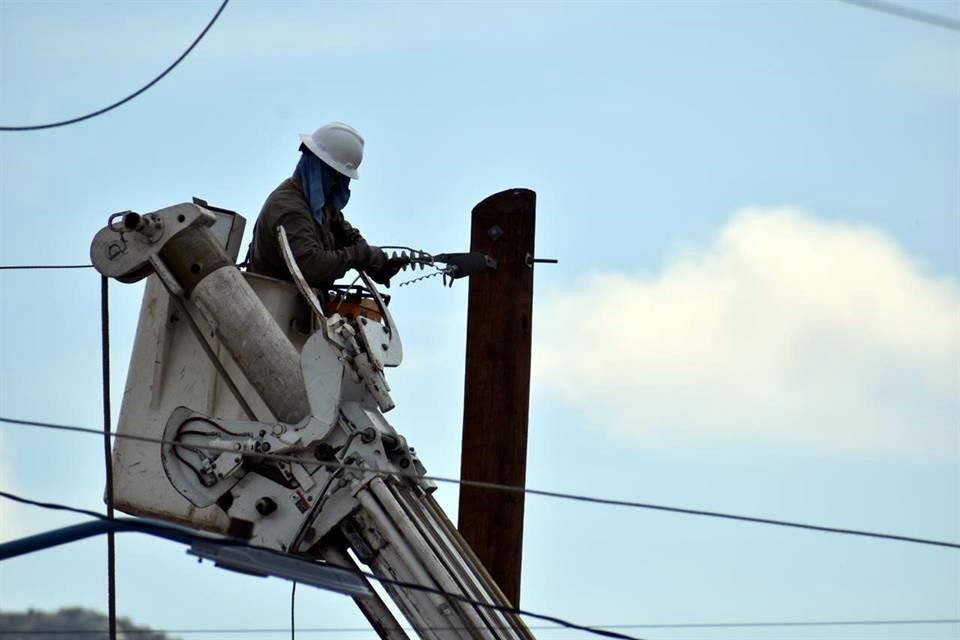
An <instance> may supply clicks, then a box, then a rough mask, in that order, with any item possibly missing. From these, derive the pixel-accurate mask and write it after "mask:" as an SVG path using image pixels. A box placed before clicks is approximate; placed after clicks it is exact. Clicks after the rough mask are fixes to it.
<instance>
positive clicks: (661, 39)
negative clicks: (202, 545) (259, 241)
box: [0, 0, 960, 640]
mask: <svg viewBox="0 0 960 640" xmlns="http://www.w3.org/2000/svg"><path fill="white" fill-rule="evenodd" d="M217 4H218V3H215V2H206V1H204V2H166V3H164V2H138V3H123V2H112V3H111V2H52V1H51V2H42V3H41V2H35V3H27V2H11V1H9V0H0V97H2V99H0V121H2V124H10V125H14V124H28V123H34V122H45V121H49V120H58V119H61V118H64V117H69V116H73V115H76V114H79V113H83V112H86V111H89V110H92V109H95V108H98V107H100V106H102V105H103V104H105V103H107V102H111V101H113V100H116V99H119V98H120V97H122V96H123V95H125V94H126V93H129V92H130V91H132V90H133V89H135V88H137V87H139V86H140V85H142V84H143V82H145V81H146V80H147V79H149V78H150V77H152V76H153V75H155V74H156V73H158V72H159V70H161V69H162V68H164V67H165V66H166V65H167V64H169V62H170V61H171V60H172V59H173V58H174V57H175V56H176V55H177V54H178V53H179V52H180V51H181V50H182V49H183V48H184V47H185V46H186V45H188V44H189V42H190V41H191V40H192V39H193V38H194V37H195V35H196V33H197V32H198V31H199V30H200V29H201V28H202V26H203V25H204V24H206V21H207V20H208V19H209V17H210V15H212V13H213V11H214V10H215V9H216V6H217ZM909 4H910V6H914V7H918V8H922V9H925V10H928V11H936V12H940V13H942V14H944V15H949V16H952V17H954V18H960V7H958V5H957V4H956V3H955V2H914V3H909ZM338 119H339V120H345V121H347V122H350V123H351V124H353V125H354V126H356V127H357V128H358V129H359V130H360V131H361V132H362V133H363V134H364V136H365V137H366V140H367V147H366V158H365V160H364V164H363V167H362V171H361V173H362V178H361V180H360V181H359V182H357V183H356V184H355V185H354V188H353V198H352V200H351V203H350V205H349V206H348V208H347V210H346V213H347V215H348V217H349V218H350V219H351V221H353V222H354V223H355V224H356V226H358V227H359V228H360V229H361V230H363V232H364V233H365V235H366V236H367V237H368V238H369V239H370V240H371V242H374V243H381V244H409V245H414V246H418V247H422V248H424V249H426V250H428V251H434V252H438V251H452V250H460V249H464V248H466V246H467V243H468V239H469V226H468V224H469V211H470V209H471V208H472V206H473V205H474V204H475V203H476V202H478V201H479V200H480V199H482V198H483V197H485V196H487V195H489V194H490V193H493V192H496V191H500V190H502V189H505V188H509V187H514V186H523V187H529V188H532V189H534V190H536V191H537V194H538V214H539V215H538V221H537V231H538V234H537V252H538V254H540V255H543V256H547V257H557V258H559V259H560V264H559V265H556V266H546V267H543V268H540V269H538V271H537V277H536V306H535V312H534V340H535V347H534V384H533V390H532V407H531V414H530V443H529V469H528V484H529V485H530V486H532V487H537V488H545V489H555V490H561V491H572V492H577V493H586V494H594V495H604V496H611V497H619V498H624V499H635V500H645V501H650V502H659V503H664V504H675V505H681V506H689V507H694V508H703V509H714V510H724V511H733V512H741V513H748V514H754V515H760V516H766V517H771V518H784V519H796V520H801V521H809V522H818V523H824V524H830V525H834V526H841V527H853V528H864V529H874V530H881V531H890V532H895V533H900V534H904V535H913V536H921V537H930V538H939V539H948V540H960V475H958V466H957V464H958V459H960V440H958V438H960V434H958V424H960V420H958V419H960V179H958V176H960V36H958V35H957V34H956V33H955V32H950V31H946V30H942V29H936V28H934V27H931V26H927V25H923V24H918V23H914V22H909V21H906V20H902V19H898V18H894V17H891V16H887V15H883V14H880V13H877V12H873V11H867V10H863V9H860V8H856V7H852V6H849V5H846V4H842V3H839V2H827V1H822V2H818V1H813V0H810V1H805V2H786V1H784V2H750V3H742V2H720V1H715V2H684V3H667V2H633V3H590V4H587V3H563V4H561V3H525V4H515V3H487V4H479V3H474V4H467V3H457V4H454V3H450V4H425V3H400V2H398V3H388V4H374V3H320V2H315V3H293V2H289V3H282V2H273V3H258V2H241V1H239V0H235V2H233V3H231V4H230V6H229V7H228V8H227V9H226V10H225V12H224V14H223V16H222V17H221V19H220V21H219V22H218V23H217V25H216V26H215V27H214V28H213V29H212V31H211V32H210V33H209V34H208V36H207V38H206V39H205V40H204V41H203V42H202V43H201V44H200V45H199V46H198V47H197V49H196V50H195V51H194V52H193V54H192V55H191V56H190V57H189V58H188V59H187V60H186V61H185V63H184V64H183V65H182V66H181V67H180V68H178V69H176V70H175V71H174V72H173V73H172V74H171V75H170V76H168V77H167V78H166V79H165V80H163V81H162V82H161V83H160V84H159V85H157V86H156V87H155V88H154V89H152V90H151V91H149V92H148V93H146V94H145V95H143V96H141V97H140V98H139V99H137V100H136V101H134V102H132V103H130V104H128V105H125V106H124V107H122V108H120V109H118V110H116V111H114V112H112V113H110V114H108V115H106V116H103V117H101V118H98V119H95V120H92V121H89V122H86V123H83V124H79V125H75V126H71V127H66V128H61V129H54V130H50V131H41V132H34V133H19V134H3V135H2V136H0V263H3V264H18V263H34V264H36V263H78V262H84V261H86V260H87V252H88V247H89V241H90V239H91V238H92V236H93V234H94V233H95V232H96V230H97V229H99V228H100V227H101V226H102V225H103V224H104V223H105V221H106V217H107V216H108V215H109V214H110V213H112V212H114V211H120V210H125V209H134V210H138V211H144V212H145V211H151V210H154V209H158V208H161V207H163V206H167V205H169V204H173V203H176V202H181V201H184V200H187V199H189V198H190V197H191V196H194V195H199V196H202V197H205V198H206V199H208V200H209V201H210V202H211V203H215V204H219V205H222V206H225V207H229V208H232V209H236V210H238V211H240V212H242V213H244V214H245V215H246V216H247V217H248V220H249V221H250V222H251V223H252V220H253V219H254V217H255V215H256V212H257V211H258V210H259V208H260V206H261V204H262V201H263V199H264V198H265V196H266V195H267V194H268V193H269V192H270V190H272V189H273V188H274V186H276V184H277V183H279V181H280V180H282V179H283V178H284V177H286V176H287V175H289V174H290V173H291V172H292V170H293V167H294V165H295V163H296V146H297V137H296V135H297V134H298V133H299V132H301V131H309V130H312V129H313V128H315V127H316V126H319V124H322V123H323V122H327V121H330V120H338ZM466 290H467V289H466V287H465V286H461V285H459V284H458V286H456V287H455V288H454V289H452V290H446V289H442V288H441V287H440V286H439V284H438V283H436V282H435V281H428V282H427V283H424V284H419V285H417V286H414V287H405V288H402V289H396V288H395V289H394V290H393V293H394V301H393V308H394V314H395V316H396V319H397V320H398V322H399V323H400V325H401V329H402V331H403V336H404V342H405V353H406V360H405V363H404V366H403V367H401V368H399V369H397V370H395V371H394V372H392V377H391V379H390V383H391V386H392V387H393V388H394V397H395V399H396V400H397V401H398V407H397V409H396V410H395V411H393V412H391V413H390V414H389V416H388V417H389V419H390V420H391V422H392V423H393V424H394V425H395V426H396V427H397V428H398V429H399V430H400V431H401V432H403V433H404V434H405V435H406V436H407V437H408V438H409V439H410V440H411V441H412V443H414V444H415V446H416V447H417V450H418V452H420V454H421V455H422V458H423V460H424V461H425V463H426V465H427V467H428V468H429V470H430V471H431V472H432V473H436V474H438V475H446V476H456V475H458V461H459V423H460V419H461V402H460V398H461V397H462V380H463V378H462V371H463V353H464V346H463V336H464V326H465V310H466ZM0 291H2V296H0V361H2V363H3V366H2V367H0V414H2V415H6V416H12V417H16V418H27V419H38V420H46V421H51V422H64V423H69V424H81V425H86V426H93V427H96V426H99V424H100V421H101V418H100V384H99V380H100V372H99V316H98V313H99V299H98V291H99V280H98V277H97V276H96V275H95V274H93V273H92V272H67V271H61V272H4V273H2V274H0ZM141 293H142V286H141V285H129V286H128V285H121V284H119V283H113V284H112V286H111V296H112V306H111V314H112V315H111V320H112V341H113V350H112V363H113V371H114V376H113V380H112V389H113V395H114V411H115V412H116V410H117V409H118V408H119V405H120V398H121V396H122V391H123V385H124V374H125V369H126V364H127V360H128V358H129V353H130V349H131V346H132V339H133V332H134V329H135V324H136V317H137V313H138V309H139V299H140V295H141ZM102 464H103V462H102V449H101V443H100V441H98V440H97V439H96V438H92V437H87V436H79V435H70V434H60V433H53V432H40V431H27V430H24V429H22V428H16V427H9V426H0V484H2V485H3V487H5V488H6V489H8V490H10V489H12V490H14V491H16V492H18V493H21V494H24V495H28V496H30V497H34V498H37V499H42V500H52V501H60V502H65V503H69V504H72V505H76V506H81V507H86V508H94V509H97V508H102V503H101V499H100V496H101V494H102V489H103V469H102ZM439 497H440V500H441V502H442V503H443V504H444V505H445V506H446V507H447V509H448V511H450V513H451V514H454V513H455V507H456V504H457V499H456V491H455V489H454V488H452V487H447V486H445V487H443V488H442V489H441V490H440V496H439ZM74 520H75V519H74V518H71V517H68V516H63V515H55V514H50V513H42V512H37V511H35V510H31V509H29V508H25V507H15V506H10V505H6V504H0V537H2V538H11V537H15V536H18V535H23V534H26V533H30V532H34V531H40V530H45V529H48V528H51V527H53V526H56V525H60V524H63V523H67V522H72V521H74ZM104 546H105V545H104V543H103V541H91V542H84V543H78V544H74V545H71V546H69V547H63V548H61V549H59V550H56V551H51V552H49V553H46V554H42V555H35V556H28V557H24V558H21V559H17V560H12V561H8V562H5V563H4V564H3V565H0V609H3V610H16V609H24V608H27V607H34V608H42V609H53V608H57V607H60V606H68V605H82V606H88V607H93V608H98V609H103V608H104V607H105V593H106V588H105V569H104V564H103V563H104V557H105V551H104ZM118 565H119V594H120V595H119V600H118V604H119V610H120V613H121V614H122V615H126V616H130V617H132V618H134V619H135V620H136V621H138V622H140V623H144V624H149V625H151V626H154V627H158V628H183V627H280V628H283V627H284V626H285V625H286V621H287V614H288V613H287V612H288V609H287V607H288V604H289V602H288V600H289V586H288V585H287V584H285V583H282V582H280V581H277V580H266V581H264V580H257V579H253V578H245V577H241V576H236V575H232V574H229V573H226V572H222V571H219V570H215V569H213V568H211V567H210V566H209V565H200V566H198V565H197V564H196V563H195V562H194V561H191V560H190V559H189V558H188V557H187V556H186V555H185V554H184V551H183V549H182V548H180V547H177V546H174V545H171V544H168V543H163V542H157V541H153V540H148V539H143V538H138V537H121V539H120V541H119V548H118ZM522 598H523V605H524V606H525V607H526V608H529V609H531V610H534V611H540V612H544V613H553V614H558V615H562V616H564V617H567V618H569V619H572V620H575V621H578V622H584V623H590V624H631V623H634V624H643V623H661V622H667V623H669V622H701V621H744V620H747V621H764V620H784V619H786V620H804V619H807V620H814V619H821V620H829V619H886V618H946V617H952V618H957V617H960V556H958V555H957V554H956V553H955V552H953V551H950V550H946V549H936V548H926V547H919V546H912V545H905V544H898V543H893V542H882V541H871V540H866V539H859V538H844V537H841V536H832V535H825V534H816V533H804V532H799V531H789V530H782V529H775V528H769V527H761V526H756V525H745V524H735V523H727V522H716V521H709V520H704V519H698V518H693V517H685V516H676V515H667V514H661V513H652V512H642V511H634V510H625V509H614V508H609V507H599V506H594V505H585V504H577V503H567V502H558V501H555V500H548V499H544V498H536V497H530V498H528V500H527V518H526V539H525V544H524V573H523V596H522ZM298 616H299V620H300V622H301V623H302V624H303V625H304V626H312V627H344V626H347V627H353V626H357V627H363V626H365V623H364V621H363V619H362V618H361V616H360V615H359V614H358V613H357V612H356V611H355V609H354V606H353V604H352V603H351V602H349V600H346V599H344V598H341V597H338V596H333V595H329V594H324V593H320V592H317V591H313V590H309V589H302V590H301V591H300V592H299V594H298ZM958 633H960V629H958V627H957V626H952V627H951V626H940V627H934V626H926V627H916V628H877V627H863V628H859V627H845V628H824V629H815V628H804V629H801V630H796V629H775V630H774V629H751V630H735V631H731V630H692V629H687V630H650V631H647V632H642V633H641V635H643V636H644V637H648V638H654V639H656V640H686V639H691V640H696V639H701V638H709V639H726V638H743V639H746V640H754V639H756V640H761V639H767V638H783V639H785V640H791V639H793V638H809V639H811V640H821V639H827V638H829V639H831V640H833V639H836V640H846V639H848V638H849V639H854V638H856V639H871V640H872V639H881V638H894V637H896V638H903V637H910V638H924V639H926V638H929V639H931V640H940V639H945V638H956V637H957V634H958ZM350 637H356V638H366V637H374V635H373V634H372V633H367V634H364V633H357V634H351V635H350ZM538 637H541V638H572V637H580V635H578V634H577V633H574V632H561V631H556V630H545V631H541V632H540V633H539V634H538Z"/></svg>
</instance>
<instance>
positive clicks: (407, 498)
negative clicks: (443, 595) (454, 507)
mask: <svg viewBox="0 0 960 640" xmlns="http://www.w3.org/2000/svg"><path fill="white" fill-rule="evenodd" d="M388 486H389V488H390V491H391V492H392V493H393V495H394V496H395V497H396V499H397V501H398V502H399V503H400V504H401V505H402V506H403V508H404V511H405V512H406V514H407V516H408V517H409V518H410V519H411V520H413V521H414V522H415V523H416V524H417V528H418V529H420V530H421V531H422V532H423V533H424V537H425V539H426V540H427V542H428V543H429V544H430V546H431V548H432V549H433V551H434V553H435V554H436V555H437V557H438V558H440V560H441V562H443V564H444V566H445V567H446V569H447V571H448V572H449V573H450V575H451V576H453V578H454V580H456V581H457V584H458V585H459V586H460V589H461V590H462V591H463V593H464V594H466V595H467V596H469V597H470V598H472V599H473V600H477V601H479V602H485V603H487V604H492V605H499V606H503V607H511V606H512V605H510V604H509V603H508V602H507V601H506V600H503V599H502V598H499V599H498V596H499V595H500V594H499V592H494V591H491V590H490V589H489V588H488V587H487V585H486V584H485V583H484V582H483V580H482V578H481V577H480V574H479V572H478V571H477V570H476V569H475V568H474V567H472V566H471V565H470V564H469V561H468V560H467V558H466V556H464V555H463V554H462V553H460V552H459V551H458V550H457V548H456V542H455V540H453V539H452V538H451V537H450V535H449V533H448V532H447V530H446V529H445V528H444V526H443V523H442V522H438V521H437V518H436V515H435V514H434V513H433V512H432V511H430V509H429V506H428V503H427V502H426V501H425V500H424V498H425V496H420V495H417V494H416V493H415V490H414V489H412V488H410V487H407V486H403V485H399V484H394V483H390V484H389V485H388ZM476 611H477V613H478V614H479V615H480V616H481V617H482V618H483V619H484V620H485V621H486V623H487V627H488V628H489V629H491V630H492V632H493V635H494V637H496V638H508V637H522V636H523V634H522V633H521V632H519V631H516V632H514V629H515V627H516V626H517V624H516V621H515V620H516V619H515V618H513V617H510V616H509V614H506V613H504V612H501V611H498V610H497V609H493V608H485V607H477V608H476Z"/></svg>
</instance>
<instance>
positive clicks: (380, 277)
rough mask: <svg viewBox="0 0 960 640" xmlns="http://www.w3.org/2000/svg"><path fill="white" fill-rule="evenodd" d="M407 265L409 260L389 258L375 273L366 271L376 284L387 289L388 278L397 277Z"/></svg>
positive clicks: (388, 284) (388, 286) (388, 285)
mask: <svg viewBox="0 0 960 640" xmlns="http://www.w3.org/2000/svg"><path fill="white" fill-rule="evenodd" d="M408 264H410V259H409V258H390V259H388V260H387V261H386V262H385V263H384V265H383V266H382V267H380V268H379V269H377V270H376V271H367V275H369V276H370V278H371V279H372V280H373V281H374V282H376V283H377V284H382V285H383V286H385V287H387V288H388V289H389V288H390V278H392V277H393V276H395V275H397V273H399V272H400V270H401V269H403V268H404V267H405V266H407V265H408Z"/></svg>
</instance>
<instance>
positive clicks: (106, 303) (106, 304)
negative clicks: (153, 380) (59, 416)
mask: <svg viewBox="0 0 960 640" xmlns="http://www.w3.org/2000/svg"><path fill="white" fill-rule="evenodd" d="M100 363H101V365H100V366H101V373H102V376H103V381H102V384H103V458H104V467H105V469H106V481H107V491H106V494H107V495H106V498H107V518H108V519H110V520H113V464H111V459H110V450H111V447H110V431H111V429H110V427H111V419H110V279H109V278H108V277H107V276H100ZM107 620H108V623H109V625H110V640H117V546H116V536H115V535H114V532H113V531H108V532H107Z"/></svg>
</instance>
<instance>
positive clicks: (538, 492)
mask: <svg viewBox="0 0 960 640" xmlns="http://www.w3.org/2000/svg"><path fill="white" fill-rule="evenodd" d="M0 422H2V423H7V424H14V425H20V426H28V427H38V428H43V429H54V430H60V431H71V432H76V433H95V434H97V435H100V432H99V431H97V430H95V429H88V428H85V427H76V426H71V425H62V424H53V423H49V422H37V421H33V420H18V419H14V418H6V417H3V416H0ZM111 435H112V436H113V437H115V438H126V439H128V440H135V441H139V442H150V443H154V444H169V445H173V446H175V447H184V448H194V449H205V450H207V451H217V452H221V453H231V454H235V453H236V451H235V450H234V449H230V448H227V447H218V446H214V445H199V444H185V443H180V442H177V441H175V440H168V439H163V438H154V437H151V436H141V435H136V434H132V433H118V432H113V433H112V434H111ZM256 456H257V457H260V458H263V459H266V460H277V461H281V462H294V463H302V462H303V459H302V458H298V457H296V456H289V455H282V454H275V453H257V454H256ZM323 464H324V465H325V466H327V467H330V468H338V469H347V470H351V469H352V470H356V471H361V472H363V473H370V474H375V475H383V476H393V477H400V478H410V479H411V480H429V481H432V482H440V483H445V484H456V485H461V486H469V487H478V488H481V489H491V490H494V491H509V492H514V493H525V494H529V495H535V496H542V497H545V498H556V499H559V500H571V501H574V502H586V503H591V504H601V505H608V506H615V507H627V508H633V509H646V510H651V511H663V512H666V513H679V514H684V515H692V516H702V517H706V518H719V519H723V520H734V521H738V522H749V523H754V524H766V525H772V526H777V527H788V528H793V529H804V530H807V531H820V532H823V533H835V534H842V535H851V536H862V537H866V538H877V539H882V540H895V541H898V542H910V543H913V544H923V545H932V546H937V547H947V548H951V549H960V542H949V541H945V540H933V539H930V538H917V537H913V536H902V535H897V534H892V533H881V532H877V531H866V530H863V529H847V528H841V527H829V526H825V525H817V524H808V523H804V522H796V521H791V520H776V519H773V518H760V517H756V516H745V515H740V514H735V513H725V512H722V511H706V510H703V509H688V508H686V507H674V506H669V505H662V504H654V503H650V502H638V501H634V500H620V499H616V498H600V497H595V496H587V495H581V494H575V493H565V492H561V491H548V490H545V489H531V488H529V487H519V486H514V485H507V484H498V483H495V482H483V481H478V480H461V479H457V478H446V477H443V476H432V475H424V476H420V475H417V474H415V473H411V472H407V471H388V470H380V469H377V470H375V469H367V468H362V467H356V466H354V465H347V464H342V463H338V462H324V463H323Z"/></svg>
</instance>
